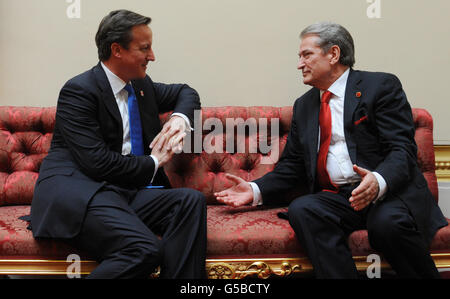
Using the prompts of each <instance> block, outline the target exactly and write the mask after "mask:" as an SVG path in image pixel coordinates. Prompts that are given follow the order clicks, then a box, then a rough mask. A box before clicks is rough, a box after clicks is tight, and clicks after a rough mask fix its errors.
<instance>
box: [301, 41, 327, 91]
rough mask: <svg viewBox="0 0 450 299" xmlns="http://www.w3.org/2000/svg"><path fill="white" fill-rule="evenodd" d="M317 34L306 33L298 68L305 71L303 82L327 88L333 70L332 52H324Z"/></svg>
mask: <svg viewBox="0 0 450 299" xmlns="http://www.w3.org/2000/svg"><path fill="white" fill-rule="evenodd" d="M318 42H319V37H318V36H317V35H306V36H305V37H304V38H303V39H302V42H301V44H300V51H299V58H300V61H299V63H298V67H297V68H298V69H299V70H301V71H302V73H303V83H304V84H308V85H311V86H314V87H317V88H319V89H326V88H328V87H329V86H326V85H327V82H328V80H329V77H330V73H331V70H332V64H331V59H332V55H331V54H330V52H328V53H324V52H323V50H322V49H321V48H320V47H319V45H318Z"/></svg>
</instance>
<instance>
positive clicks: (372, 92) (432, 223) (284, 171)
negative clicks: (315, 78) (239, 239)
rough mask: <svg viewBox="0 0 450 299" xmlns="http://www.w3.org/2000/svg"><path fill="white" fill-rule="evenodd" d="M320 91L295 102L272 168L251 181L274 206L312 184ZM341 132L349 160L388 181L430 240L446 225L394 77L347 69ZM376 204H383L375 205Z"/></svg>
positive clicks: (391, 197)
mask: <svg viewBox="0 0 450 299" xmlns="http://www.w3.org/2000/svg"><path fill="white" fill-rule="evenodd" d="M319 110H320V91H319V89H317V88H312V89H311V90H309V91H308V92H307V93H305V94H304V95H303V96H302V97H300V98H299V99H297V100H296V102H295V104H294V108H293V116H292V124H291V130H290V133H289V136H288V140H287V143H286V147H285V149H284V151H283V154H282V156H281V157H280V161H279V162H278V164H277V165H276V167H275V169H274V170H273V171H272V172H271V173H268V174H267V175H265V176H263V177H262V178H260V179H258V180H256V181H255V183H256V184H257V185H258V187H259V188H260V190H261V194H262V197H263V202H264V203H265V204H274V203H276V202H277V201H278V198H279V196H277V195H278V194H280V192H283V191H286V190H289V189H292V188H293V187H294V186H297V185H299V184H303V189H304V190H307V192H309V193H314V192H317V191H319V189H318V187H317V186H316V164H317V153H318V140H319V139H318V138H319ZM344 133H345V139H346V143H347V148H348V152H349V155H350V158H351V160H352V163H353V164H356V165H358V166H361V167H363V168H366V169H368V170H370V171H375V172H378V173H379V174H380V175H381V176H383V178H384V179H385V180H386V183H387V186H388V192H387V197H386V200H397V199H398V200H402V201H404V202H405V204H406V205H407V207H408V208H409V209H410V211H411V213H412V214H413V216H414V218H415V220H416V223H417V225H418V229H419V230H420V231H421V232H422V233H423V236H424V238H425V240H426V242H428V243H429V242H430V240H431V238H432V237H433V235H434V233H435V232H436V230H437V229H438V228H439V227H442V226H445V225H447V221H446V220H445V218H444V217H443V215H442V213H441V211H440V209H439V208H438V206H437V205H436V202H435V201H434V199H433V197H432V194H431V192H430V191H429V189H428V185H427V182H426V180H425V178H424V177H423V175H422V172H421V171H420V169H419V168H418V166H417V146H416V143H415V141H414V134H415V128H414V123H413V117H412V112H411V107H410V105H409V103H408V101H407V98H406V95H405V93H404V91H403V88H402V85H401V83H400V81H399V80H398V78H397V77H395V76H394V75H392V74H387V73H374V72H363V71H354V70H350V74H349V77H348V80H347V86H346V92H345V99H344ZM379 204H382V202H381V203H379Z"/></svg>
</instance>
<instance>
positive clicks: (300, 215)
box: [288, 196, 314, 222]
mask: <svg viewBox="0 0 450 299" xmlns="http://www.w3.org/2000/svg"><path fill="white" fill-rule="evenodd" d="M313 210H314V200H313V199H311V197H309V196H302V197H299V198H297V199H295V200H294V201H293V202H291V204H290V205H289V208H288V216H289V221H291V222H292V221H294V220H297V219H305V218H306V217H307V215H309V214H310V213H311V212H313Z"/></svg>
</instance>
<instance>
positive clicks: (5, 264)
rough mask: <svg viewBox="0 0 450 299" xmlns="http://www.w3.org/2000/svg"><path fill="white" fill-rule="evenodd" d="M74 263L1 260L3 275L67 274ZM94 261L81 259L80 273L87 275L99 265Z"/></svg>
mask: <svg viewBox="0 0 450 299" xmlns="http://www.w3.org/2000/svg"><path fill="white" fill-rule="evenodd" d="M71 265H72V263H71V262H67V261H65V260H0V274H2V275H66V274H67V269H68V268H69V267H70V266H71ZM97 265H98V264H97V263H96V262H94V261H80V273H79V274H80V275H86V274H89V273H91V272H92V270H94V269H95V267H97Z"/></svg>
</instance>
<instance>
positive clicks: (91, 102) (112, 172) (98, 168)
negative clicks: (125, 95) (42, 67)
mask: <svg viewBox="0 0 450 299" xmlns="http://www.w3.org/2000/svg"><path fill="white" fill-rule="evenodd" d="M98 101H99V98H98V95H97V94H96V93H95V92H92V91H89V90H88V89H86V88H84V86H80V84H78V83H75V82H71V81H69V82H68V83H66V85H65V86H64V87H63V88H62V90H61V93H60V96H59V99H58V105H57V112H56V124H55V127H56V129H57V130H59V132H60V133H61V135H62V136H63V138H64V142H65V146H67V148H68V149H69V151H70V153H71V155H72V157H73V159H74V160H75V162H76V164H77V165H78V166H79V167H80V169H81V170H82V171H83V172H84V173H85V174H86V175H87V176H89V177H91V178H92V179H94V180H97V181H107V182H110V183H113V184H118V185H125V186H134V187H139V186H144V185H147V184H148V183H149V182H150V181H151V179H152V176H153V173H154V169H155V164H154V161H153V159H152V158H151V157H149V156H123V155H122V154H121V153H117V152H115V151H112V150H110V149H109V148H108V146H107V145H106V143H105V141H104V139H103V137H102V134H101V132H100V124H99V121H98V118H97V105H98Z"/></svg>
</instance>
